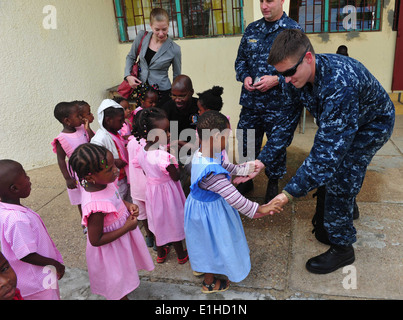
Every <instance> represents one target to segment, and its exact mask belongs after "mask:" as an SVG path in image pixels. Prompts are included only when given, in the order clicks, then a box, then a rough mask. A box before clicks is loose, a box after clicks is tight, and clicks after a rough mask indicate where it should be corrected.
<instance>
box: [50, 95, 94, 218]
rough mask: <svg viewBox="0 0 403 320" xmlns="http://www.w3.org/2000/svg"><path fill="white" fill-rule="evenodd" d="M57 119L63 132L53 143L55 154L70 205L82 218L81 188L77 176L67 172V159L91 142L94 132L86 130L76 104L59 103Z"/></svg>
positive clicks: (56, 113) (55, 114) (56, 108)
mask: <svg viewBox="0 0 403 320" xmlns="http://www.w3.org/2000/svg"><path fill="white" fill-rule="evenodd" d="M54 116H55V118H56V119H57V120H58V121H59V122H60V123H61V124H62V125H63V130H62V132H61V133H59V135H58V136H57V137H56V138H55V139H54V140H53V141H52V143H51V144H52V147H53V152H54V153H56V155H57V163H58V164H59V168H60V171H61V173H62V175H63V177H64V179H65V180H66V185H67V193H68V195H69V199H70V203H71V204H72V205H76V206H78V211H79V212H80V216H81V190H82V188H81V186H80V184H79V183H78V179H77V177H76V176H75V174H74V173H73V174H70V172H69V171H68V170H67V165H66V157H67V158H70V156H71V154H72V153H73V151H74V149H75V148H77V147H78V146H79V145H80V144H83V143H87V142H89V141H90V139H91V137H92V135H93V132H92V130H91V129H89V130H88V131H87V130H85V128H84V124H83V118H82V117H81V115H80V111H79V106H78V105H77V104H76V103H74V102H61V103H58V104H57V105H56V107H55V110H54Z"/></svg>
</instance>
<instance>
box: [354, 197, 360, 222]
mask: <svg viewBox="0 0 403 320" xmlns="http://www.w3.org/2000/svg"><path fill="white" fill-rule="evenodd" d="M359 217H360V211H359V210H358V205H357V200H356V199H354V212H353V220H357V219H358V218H359Z"/></svg>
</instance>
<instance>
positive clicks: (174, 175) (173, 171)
mask: <svg viewBox="0 0 403 320" xmlns="http://www.w3.org/2000/svg"><path fill="white" fill-rule="evenodd" d="M167 171H168V173H169V176H170V177H171V179H172V180H173V181H179V179H180V171H179V168H177V167H176V166H175V165H174V164H170V165H169V166H168V167H167Z"/></svg>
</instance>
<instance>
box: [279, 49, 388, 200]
mask: <svg viewBox="0 0 403 320" xmlns="http://www.w3.org/2000/svg"><path fill="white" fill-rule="evenodd" d="M301 99H302V101H303V104H304V105H305V107H306V108H307V110H308V111H309V112H310V113H311V114H312V115H313V116H314V117H315V119H316V121H317V125H318V131H317V133H316V136H315V140H314V145H313V148H312V150H311V152H310V154H309V156H308V157H307V158H306V160H305V161H304V163H303V164H302V165H301V167H300V168H299V169H298V171H297V173H296V175H295V176H294V177H293V178H292V179H291V180H290V182H289V183H288V184H287V186H286V187H285V188H284V189H285V190H286V191H287V192H289V193H290V194H291V195H293V196H295V197H301V196H304V195H306V194H307V193H308V192H309V191H310V190H313V189H315V188H317V187H319V186H322V185H326V182H327V181H329V180H330V178H331V177H332V175H333V174H334V173H335V172H336V171H337V170H338V167H339V165H340V163H341V162H342V161H343V158H344V157H345V155H346V154H347V153H349V154H351V155H353V154H354V152H356V150H352V149H351V148H350V146H351V145H352V144H353V141H354V143H355V144H356V145H357V143H359V141H355V137H356V136H357V134H358V133H360V137H362V136H365V141H366V142H368V141H370V140H382V139H385V137H386V139H388V135H389V136H390V134H391V132H392V131H393V125H394V120H395V108H394V105H393V103H392V101H391V100H390V98H389V95H388V94H387V92H386V91H385V89H384V88H383V87H382V86H381V84H380V83H379V82H378V80H377V79H376V78H375V77H374V76H373V75H372V74H371V73H370V72H369V71H368V70H367V69H366V68H365V67H364V66H363V65H362V64H361V63H360V62H358V61H357V60H354V59H352V58H348V57H345V56H342V55H336V54H317V55H316V72H315V80H314V84H313V86H312V85H311V84H307V85H305V86H304V87H303V88H302V89H301ZM371 128H373V129H372V130H371ZM378 128H386V129H383V130H375V129H378ZM360 139H362V138H360ZM376 151H377V150H374V152H373V154H375V152H376ZM360 156H361V157H362V159H361V158H360ZM356 157H358V158H360V162H365V161H366V160H365V159H363V156H362V155H360V154H357V155H356ZM368 164H369V163H367V165H368ZM362 174H363V175H365V172H362V173H361V175H362Z"/></svg>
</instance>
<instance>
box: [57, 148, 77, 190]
mask: <svg viewBox="0 0 403 320" xmlns="http://www.w3.org/2000/svg"><path fill="white" fill-rule="evenodd" d="M56 155H57V164H58V165H59V168H60V171H61V172H62V175H63V178H64V179H65V180H66V185H67V188H69V189H76V188H77V184H76V179H74V178H72V177H71V175H70V173H69V170H68V169H67V165H66V152H65V151H64V150H63V148H62V146H61V144H60V143H59V141H56Z"/></svg>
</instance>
